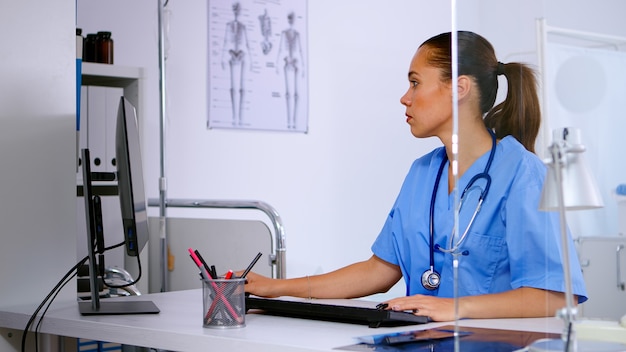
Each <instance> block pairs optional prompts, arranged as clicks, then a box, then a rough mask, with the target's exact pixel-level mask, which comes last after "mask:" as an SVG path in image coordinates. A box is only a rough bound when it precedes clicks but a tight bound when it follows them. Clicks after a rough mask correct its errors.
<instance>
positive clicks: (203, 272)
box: [188, 248, 211, 280]
mask: <svg viewBox="0 0 626 352" xmlns="http://www.w3.org/2000/svg"><path fill="white" fill-rule="evenodd" d="M188 250H189V256H190V257H191V259H192V260H193V262H194V263H196V266H197V267H198V269H200V274H201V275H202V278H203V279H205V280H209V279H210V278H211V275H210V274H209V272H208V271H206V269H204V265H202V262H201V261H200V259H199V258H198V256H197V255H196V253H195V252H194V251H193V249H191V248H189V249H188Z"/></svg>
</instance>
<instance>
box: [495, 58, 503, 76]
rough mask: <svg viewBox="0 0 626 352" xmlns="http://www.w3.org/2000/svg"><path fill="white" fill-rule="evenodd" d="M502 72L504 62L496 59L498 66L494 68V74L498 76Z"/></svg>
mask: <svg viewBox="0 0 626 352" xmlns="http://www.w3.org/2000/svg"><path fill="white" fill-rule="evenodd" d="M503 74H504V64H503V63H501V62H500V61H498V68H496V75H497V76H500V75H503Z"/></svg>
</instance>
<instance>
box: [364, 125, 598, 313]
mask: <svg viewBox="0 0 626 352" xmlns="http://www.w3.org/2000/svg"><path fill="white" fill-rule="evenodd" d="M489 154H490V153H489V152H487V153H485V154H484V155H483V156H481V157H480V158H479V159H478V160H476V161H475V162H474V164H473V165H472V166H471V167H470V168H469V169H468V170H467V171H466V172H465V173H464V174H463V175H462V176H461V177H460V178H459V185H458V189H459V196H460V192H462V191H463V189H464V188H465V187H466V185H467V184H468V182H469V181H470V179H471V178H472V177H474V175H476V174H478V173H481V172H483V171H484V169H485V165H486V164H487V160H488V159H489ZM444 156H445V149H444V148H443V147H441V148H437V149H435V150H433V151H432V152H431V153H429V154H426V155H424V156H423V157H421V158H419V159H417V160H415V162H413V165H412V166H411V169H410V170H409V173H408V175H407V176H406V179H405V180H404V183H403V185H402V188H401V190H400V193H399V195H398V197H397V199H396V202H395V204H394V205H393V208H392V209H391V211H390V212H389V216H388V217H387V220H386V221H385V224H384V226H383V229H382V230H381V232H380V234H379V235H378V237H377V239H376V241H375V242H374V244H373V245H372V251H373V252H374V254H375V255H376V256H377V257H379V258H381V259H383V260H385V261H387V262H389V263H392V264H395V265H398V266H399V267H400V269H401V270H402V274H403V276H404V280H405V282H406V287H407V295H414V294H428V295H435V296H440V297H453V296H454V291H453V282H454V280H453V272H452V260H453V256H452V255H451V254H449V253H443V252H441V251H437V250H435V253H434V254H435V255H434V260H435V270H436V271H437V272H438V273H440V274H441V285H440V286H439V288H438V289H436V290H434V291H429V290H426V289H425V288H424V287H423V286H422V283H421V277H422V274H423V273H424V271H426V270H428V269H429V267H430V232H429V218H430V216H429V214H430V203H431V196H432V191H433V188H434V185H435V178H436V176H437V171H438V169H439V166H440V165H441V162H442V160H443V158H444ZM445 170H447V169H444V172H443V174H442V176H441V181H440V183H439V188H438V190H437V197H436V202H435V218H434V228H435V231H434V237H435V244H439V245H440V246H442V247H443V248H450V243H449V237H450V235H451V234H452V231H453V227H454V193H450V194H449V193H448V175H447V174H448V173H447V172H445ZM545 174H546V167H545V165H544V164H543V163H542V162H541V160H539V158H538V157H537V156H536V155H535V154H533V153H531V152H529V151H527V150H526V149H525V148H524V147H523V146H522V145H521V144H520V143H519V142H518V141H517V140H516V139H515V138H513V137H511V136H507V137H505V138H503V139H502V140H501V141H500V143H498V144H497V146H496V152H495V155H494V160H493V163H492V165H491V169H490V170H489V175H490V176H491V179H492V181H491V187H490V189H489V193H488V194H487V196H486V198H485V200H484V202H483V205H482V208H481V210H480V212H479V213H478V215H477V216H476V219H475V220H474V223H473V225H472V227H471V228H470V231H469V233H468V235H467V237H466V238H465V240H464V241H463V242H462V244H461V246H460V251H466V253H467V255H460V256H459V296H468V295H478V294H487V293H498V292H504V291H509V290H511V289H516V288H520V287H534V288H539V289H545V290H551V291H559V292H565V281H564V278H563V267H562V266H561V254H560V253H561V246H560V243H561V241H560V229H559V215H558V212H545V211H540V210H539V209H538V205H539V200H540V197H541V189H542V186H543V180H544V178H545ZM484 185H485V182H484V179H480V180H479V181H477V182H476V183H475V187H472V190H471V191H468V192H467V194H466V196H465V197H464V199H463V205H462V207H461V211H460V214H459V223H460V230H459V236H461V235H462V234H463V232H464V231H465V229H466V227H467V224H468V223H469V218H470V217H471V215H472V213H473V212H474V210H475V209H476V205H477V202H478V201H477V199H478V194H479V193H480V189H482V188H484ZM569 250H570V251H569V252H570V253H569V257H570V268H571V274H572V288H573V293H574V294H576V295H578V302H579V303H582V302H584V301H586V300H587V293H586V290H585V284H584V281H583V277H582V271H581V268H580V264H579V262H578V256H577V254H576V250H575V248H574V245H573V243H572V241H571V238H570V244H569Z"/></svg>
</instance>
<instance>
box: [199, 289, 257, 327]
mask: <svg viewBox="0 0 626 352" xmlns="http://www.w3.org/2000/svg"><path fill="white" fill-rule="evenodd" d="M201 281H202V308H203V309H202V314H203V319H202V325H203V326H204V327H205V328H241V327H244V326H246V297H245V290H244V284H245V282H246V279H245V278H242V279H222V278H220V279H209V280H201Z"/></svg>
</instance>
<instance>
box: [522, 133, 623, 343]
mask: <svg viewBox="0 0 626 352" xmlns="http://www.w3.org/2000/svg"><path fill="white" fill-rule="evenodd" d="M553 140H554V141H553V143H552V145H551V146H550V147H548V150H549V152H550V159H548V160H547V161H546V164H547V166H548V173H547V175H546V179H545V182H544V185H543V190H542V194H541V201H540V205H539V209H540V210H544V211H558V212H559V216H560V219H559V222H560V230H561V246H562V248H561V262H562V265H563V275H564V279H565V304H566V305H565V307H564V308H562V309H560V310H559V311H557V313H556V315H557V317H559V318H561V319H563V321H564V323H565V324H564V331H563V334H562V338H561V339H541V340H538V341H535V342H534V343H533V344H531V345H530V347H529V349H528V350H529V351H534V352H539V351H565V352H568V351H583V350H584V351H587V350H588V351H624V348H625V347H626V346H624V345H620V344H617V345H616V344H613V343H604V342H600V341H577V340H576V334H575V331H574V321H575V320H576V314H577V311H576V307H575V306H574V303H573V293H572V279H571V273H570V266H569V264H570V261H569V239H568V235H567V222H566V216H565V211H566V210H584V209H594V208H600V207H603V206H604V205H603V203H602V198H601V197H600V192H599V190H598V187H597V185H596V183H595V180H594V179H593V177H592V175H591V173H590V172H589V170H588V169H587V166H586V164H585V161H584V159H583V157H582V153H583V152H584V151H585V146H584V145H582V144H581V142H580V130H578V129H575V128H560V129H556V130H555V131H554V132H553Z"/></svg>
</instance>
